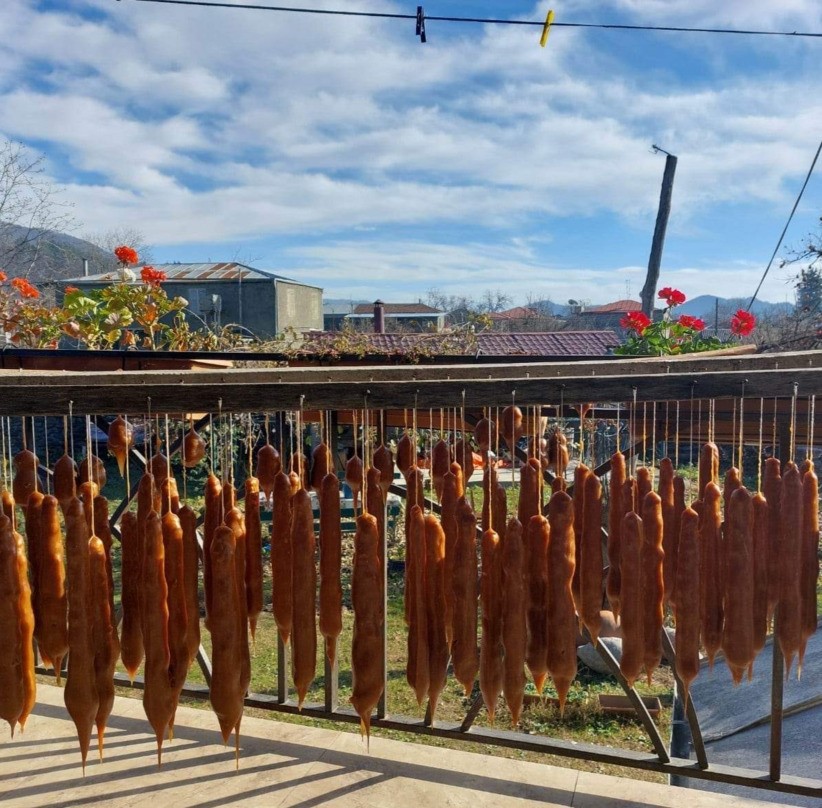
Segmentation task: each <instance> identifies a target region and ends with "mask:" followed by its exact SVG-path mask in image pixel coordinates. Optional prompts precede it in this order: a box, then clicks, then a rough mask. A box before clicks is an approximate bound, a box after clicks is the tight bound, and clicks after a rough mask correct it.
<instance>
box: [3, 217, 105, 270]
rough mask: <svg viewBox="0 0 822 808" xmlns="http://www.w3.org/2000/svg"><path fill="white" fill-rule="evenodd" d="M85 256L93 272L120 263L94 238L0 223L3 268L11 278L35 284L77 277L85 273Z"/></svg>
mask: <svg viewBox="0 0 822 808" xmlns="http://www.w3.org/2000/svg"><path fill="white" fill-rule="evenodd" d="M83 259H87V260H88V262H89V273H90V274H92V275H93V274H95V273H98V272H108V271H110V270H111V269H114V267H115V266H116V259H115V258H114V256H113V255H111V254H110V253H109V252H107V251H105V250H103V249H101V248H100V247H98V246H97V245H95V244H92V243H91V242H90V241H85V240H84V239H81V238H76V237H75V236H69V235H68V234H66V233H58V232H56V231H54V230H29V229H28V228H26V227H20V226H19V225H15V224H8V223H3V222H0V269H2V270H3V272H5V273H6V275H8V276H9V277H10V278H15V277H23V278H28V279H29V280H30V281H32V282H33V283H38V282H39V283H49V282H53V281H57V280H60V279H63V278H76V277H78V276H79V275H82V274H83Z"/></svg>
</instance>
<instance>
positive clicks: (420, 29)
mask: <svg viewBox="0 0 822 808" xmlns="http://www.w3.org/2000/svg"><path fill="white" fill-rule="evenodd" d="M417 36H418V37H419V38H420V42H423V43H424V42H426V39H425V10H424V9H423V7H422V6H417Z"/></svg>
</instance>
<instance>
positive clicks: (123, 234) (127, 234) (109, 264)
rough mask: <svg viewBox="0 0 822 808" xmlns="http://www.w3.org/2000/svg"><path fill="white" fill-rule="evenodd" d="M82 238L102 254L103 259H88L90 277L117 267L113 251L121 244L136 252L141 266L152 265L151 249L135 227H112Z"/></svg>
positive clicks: (152, 255) (152, 254) (95, 257)
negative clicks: (97, 248)
mask: <svg viewBox="0 0 822 808" xmlns="http://www.w3.org/2000/svg"><path fill="white" fill-rule="evenodd" d="M83 238H84V239H85V240H86V241H88V242H89V243H91V244H94V246H95V247H99V248H100V249H101V250H102V251H103V253H104V256H103V257H100V256H94V257H92V258H90V259H89V272H90V273H91V274H92V275H95V274H97V273H100V272H110V271H112V270H113V269H115V268H116V267H117V259H116V258H115V257H114V249H115V248H116V247H119V246H120V245H121V244H125V245H126V246H127V247H131V248H132V249H134V250H136V251H137V255H138V256H139V258H140V264H141V265H142V266H144V265H146V264H152V263H154V253H153V247H152V246H151V245H150V244H148V242H147V241H146V237H145V236H144V235H143V233H142V231H140V230H138V229H137V228H135V227H126V226H122V227H113V228H112V229H111V230H106V231H105V232H102V233H87V234H85V235H84V236H83Z"/></svg>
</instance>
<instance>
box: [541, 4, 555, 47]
mask: <svg viewBox="0 0 822 808" xmlns="http://www.w3.org/2000/svg"><path fill="white" fill-rule="evenodd" d="M553 22H554V9H550V10H549V11H548V16H547V17H546V18H545V25H543V26H542V36H541V37H540V38H539V46H540V47H541V48H544V47H545V45H546V43H547V42H548V34H550V33H551V25H552V23H553Z"/></svg>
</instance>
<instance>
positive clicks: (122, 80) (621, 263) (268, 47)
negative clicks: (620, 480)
mask: <svg viewBox="0 0 822 808" xmlns="http://www.w3.org/2000/svg"><path fill="white" fill-rule="evenodd" d="M229 2H230V0H229ZM265 2H266V0H260V3H261V4H265ZM272 4H273V3H272ZM276 4H277V5H290V6H294V7H303V8H306V7H319V8H338V9H346V10H353V9H356V10H370V11H388V12H401V13H414V12H415V11H416V5H417V4H416V3H414V4H411V3H408V2H405V0H403V1H402V2H400V1H399V0H278V2H277V3H276ZM549 6H550V7H553V8H554V11H555V15H556V16H555V19H556V21H557V22H571V21H573V22H615V23H631V24H650V25H681V26H703V27H704V26H719V27H733V28H770V29H779V30H790V31H793V30H804V31H816V32H822V3H820V2H818V0H781V2H779V3H773V2H765V0H725V2H723V3H716V2H715V1H714V0H587V1H586V2H582V0H556V2H554V1H553V0H551V2H533V0H530V1H524V0H523V1H520V0H437V1H436V2H433V1H432V2H430V3H427V4H425V10H426V13H427V14H428V15H429V16H431V15H443V16H446V15H456V16H491V17H499V18H506V19H524V20H543V19H544V18H545V14H546V11H547V9H548V8H549ZM426 27H427V40H428V41H427V43H426V44H422V43H420V41H419V39H417V38H416V36H415V31H414V28H415V25H414V21H413V20H377V19H362V18H348V17H329V16H317V15H304V14H288V13H274V12H265V11H254V10H242V9H215V8H197V7H187V8H186V7H181V6H175V5H161V4H154V3H148V2H138V1H137V0H121V1H120V2H116V1H115V0H59V1H58V0H3V3H2V4H0V31H2V36H0V137H6V138H9V139H13V140H18V141H21V142H23V143H24V144H26V146H28V147H30V149H31V150H32V151H34V152H35V153H42V154H43V155H45V166H46V169H47V172H48V176H49V177H50V178H51V179H52V180H53V181H54V183H56V184H57V185H58V186H60V187H61V188H62V189H63V191H62V194H63V198H64V199H65V200H66V201H68V202H70V203H71V204H72V205H73V206H74V207H73V212H74V216H75V219H76V220H77V232H76V233H75V234H76V235H82V234H83V233H87V232H105V231H108V230H112V229H117V228H130V229H134V230H137V231H140V232H141V233H142V234H143V235H144V236H145V239H146V241H147V242H148V243H149V244H151V245H153V256H154V261H155V262H156V263H162V262H169V261H181V262H199V261H232V260H235V261H241V262H243V263H248V264H251V265H253V266H257V267H261V268H266V269H271V270H274V271H276V272H279V273H280V274H283V275H287V276H289V277H293V278H296V279H298V280H301V281H304V282H306V283H310V284H314V285H317V286H322V287H323V288H324V290H325V295H326V297H329V298H349V297H350V298H355V299H364V300H373V299H375V298H377V297H380V298H382V299H383V300H386V301H392V302H407V301H413V300H417V299H424V298H425V297H426V294H427V293H428V291H429V290H431V289H437V290H439V291H440V292H442V293H444V294H453V295H469V296H475V297H479V296H481V295H482V294H483V292H484V291H485V290H488V289H491V290H499V291H501V292H503V293H505V294H507V295H509V296H510V297H511V298H512V301H513V302H514V303H516V304H522V303H527V302H528V301H529V300H539V299H550V300H553V301H554V302H556V303H566V302H567V301H568V300H569V299H575V300H580V301H588V302H591V303H604V302H608V301H611V300H616V299H622V298H625V297H633V298H637V297H638V295H639V290H640V288H641V286H642V283H643V280H644V276H645V271H646V267H647V261H648V255H649V251H650V246H651V238H652V234H653V229H654V221H655V218H656V212H657V205H658V201H659V191H660V182H661V178H662V172H663V169H664V165H665V159H664V156H663V155H660V154H654V153H653V151H652V149H651V146H652V144H657V145H659V146H661V147H662V148H664V149H666V150H667V151H669V152H671V153H673V154H676V155H677V157H678V158H679V162H678V167H677V174H676V181H675V185H674V193H673V206H672V212H671V220H670V224H669V228H668V237H667V241H666V244H665V252H664V255H663V261H662V274H661V277H660V285H673V286H676V287H678V288H680V289H682V290H683V291H684V292H685V293H686V295H687V296H688V297H695V296H697V295H700V294H718V295H721V296H725V297H738V296H747V295H750V294H752V293H753V291H754V289H755V287H756V284H757V283H758V281H759V278H760V276H761V274H762V272H763V270H764V268H765V266H766V265H767V263H768V259H769V258H770V256H771V253H772V252H773V249H774V247H775V246H776V242H777V239H778V237H779V234H780V232H781V231H782V228H783V227H784V225H785V222H786V220H787V217H788V214H789V212H790V209H791V206H792V205H793V203H794V200H795V198H796V195H797V193H798V191H799V188H800V187H801V185H802V182H803V181H804V179H805V175H806V173H807V171H808V168H809V167H810V163H811V160H812V158H813V155H814V153H815V151H816V148H817V146H818V144H819V141H820V139H821V138H822V71H820V68H819V65H820V63H822V38H816V39H800V38H771V37H762V38H754V37H736V36H708V35H701V34H682V33H679V34H677V33H654V32H626V31H604V30H590V29H588V30H585V29H576V28H554V29H553V30H552V32H551V35H550V38H549V41H548V45H547V47H546V48H545V49H543V48H540V47H539V35H540V29H539V28H535V27H526V26H494V25H481V24H471V25H468V24H456V23H446V22H435V21H429V22H428V24H427V26H426ZM820 214H822V165H819V166H818V167H817V170H816V172H815V174H814V176H813V177H812V178H811V181H810V183H809V185H808V188H807V190H806V192H805V196H804V199H803V201H802V203H801V205H800V206H799V208H798V210H797V212H796V215H795V217H794V221H793V223H792V225H791V227H790V229H789V231H788V234H787V236H786V239H785V243H786V248H785V249H783V251H782V252H781V253H780V256H782V255H784V254H786V251H787V250H788V249H790V248H797V247H799V246H801V244H802V241H803V239H805V238H807V236H808V234H810V233H818V232H819V219H820ZM792 272H795V269H794V270H789V269H788V268H780V267H779V266H778V262H777V265H775V266H774V268H773V269H772V270H771V272H770V274H769V276H768V279H767V280H766V282H765V285H764V286H763V289H762V291H761V293H760V298H761V299H763V300H770V301H783V300H786V299H787V300H793V286H792V282H791V274H792Z"/></svg>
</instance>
